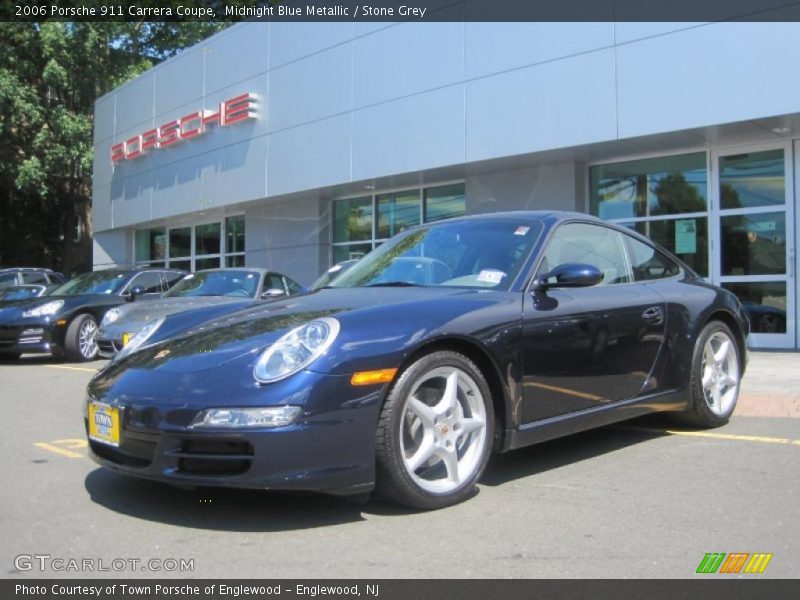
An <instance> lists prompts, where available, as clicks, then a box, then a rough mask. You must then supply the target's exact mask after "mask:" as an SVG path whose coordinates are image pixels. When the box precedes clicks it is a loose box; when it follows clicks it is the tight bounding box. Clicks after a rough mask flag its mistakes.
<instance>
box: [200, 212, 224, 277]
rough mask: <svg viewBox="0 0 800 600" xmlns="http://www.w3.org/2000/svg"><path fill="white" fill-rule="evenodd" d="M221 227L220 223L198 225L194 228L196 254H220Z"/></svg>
mask: <svg viewBox="0 0 800 600" xmlns="http://www.w3.org/2000/svg"><path fill="white" fill-rule="evenodd" d="M221 229H222V227H221V225H220V223H206V224H205V225H197V226H196V227H195V228H194V252H195V254H219V248H220V237H221V235H222V231H221ZM217 266H219V265H217ZM198 268H199V267H198Z"/></svg>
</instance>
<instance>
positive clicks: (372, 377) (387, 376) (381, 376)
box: [350, 369, 397, 385]
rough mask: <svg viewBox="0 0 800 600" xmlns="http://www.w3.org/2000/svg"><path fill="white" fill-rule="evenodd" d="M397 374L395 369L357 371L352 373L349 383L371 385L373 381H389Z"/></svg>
mask: <svg viewBox="0 0 800 600" xmlns="http://www.w3.org/2000/svg"><path fill="white" fill-rule="evenodd" d="M396 374H397V369H378V370H377V371H359V372H358V373H353V376H352V377H351V378H350V385H372V384H374V383H390V382H391V381H392V379H394V376H395V375H396Z"/></svg>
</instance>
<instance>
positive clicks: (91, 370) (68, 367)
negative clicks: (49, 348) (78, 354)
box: [44, 365, 100, 373]
mask: <svg viewBox="0 0 800 600" xmlns="http://www.w3.org/2000/svg"><path fill="white" fill-rule="evenodd" d="M44 366H45V367H49V368H50V369H69V370H70V371H86V372H87V373H97V372H98V371H99V370H100V369H89V368H87V367H70V366H67V365H44Z"/></svg>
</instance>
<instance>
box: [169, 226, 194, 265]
mask: <svg viewBox="0 0 800 600" xmlns="http://www.w3.org/2000/svg"><path fill="white" fill-rule="evenodd" d="M191 253H192V228H191V227H180V228H178V229H170V230H169V256H170V258H174V257H177V256H190V255H191ZM181 268H183V267H181Z"/></svg>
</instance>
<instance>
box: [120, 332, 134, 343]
mask: <svg viewBox="0 0 800 600" xmlns="http://www.w3.org/2000/svg"><path fill="white" fill-rule="evenodd" d="M132 337H133V334H132V333H123V334H122V345H123V346H127V345H128V342H130V341H131V338H132Z"/></svg>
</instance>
